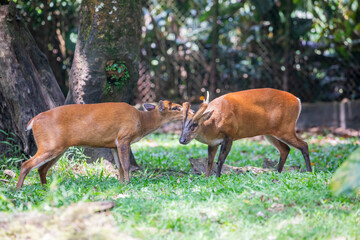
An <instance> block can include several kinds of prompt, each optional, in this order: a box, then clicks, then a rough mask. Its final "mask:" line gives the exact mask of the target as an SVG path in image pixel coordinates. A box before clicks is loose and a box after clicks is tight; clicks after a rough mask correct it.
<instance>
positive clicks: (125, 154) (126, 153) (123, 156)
mask: <svg viewBox="0 0 360 240" xmlns="http://www.w3.org/2000/svg"><path fill="white" fill-rule="evenodd" d="M117 150H118V153H119V158H120V165H121V167H122V169H123V171H124V177H125V181H127V182H130V175H129V171H130V142H129V141H124V140H122V141H120V140H118V142H117ZM120 181H121V179H120Z"/></svg>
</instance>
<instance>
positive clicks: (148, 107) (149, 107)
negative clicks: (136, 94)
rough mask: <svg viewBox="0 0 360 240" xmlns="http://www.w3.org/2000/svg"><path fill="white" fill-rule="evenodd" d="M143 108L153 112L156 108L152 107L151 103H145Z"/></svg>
mask: <svg viewBox="0 0 360 240" xmlns="http://www.w3.org/2000/svg"><path fill="white" fill-rule="evenodd" d="M143 107H144V109H145V111H151V110H154V109H155V107H156V106H155V105H152V104H150V103H144V105H143Z"/></svg>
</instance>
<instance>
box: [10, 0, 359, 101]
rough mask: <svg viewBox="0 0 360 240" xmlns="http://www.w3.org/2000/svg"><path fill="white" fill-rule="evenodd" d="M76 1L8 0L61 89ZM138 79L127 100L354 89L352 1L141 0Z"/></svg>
mask: <svg viewBox="0 0 360 240" xmlns="http://www.w3.org/2000/svg"><path fill="white" fill-rule="evenodd" d="M80 4H81V1H79V0H69V1H62V0H51V1H40V0H33V1H24V0H19V1H17V8H19V9H20V12H21V15H22V17H23V18H24V19H25V21H26V22H27V27H28V28H29V30H30V31H31V33H32V35H33V36H34V38H35V40H36V42H37V44H38V46H39V48H40V49H41V50H42V51H43V52H44V53H45V54H46V55H47V57H48V59H49V62H50V65H51V67H52V69H53V72H54V74H55V77H56V80H57V82H58V83H59V85H60V87H61V90H62V92H63V93H64V94H65V96H66V94H67V91H68V73H69V71H70V67H71V63H72V58H73V55H74V50H75V45H76V40H77V33H78V29H77V26H78V13H79V10H80ZM142 6H143V7H142V13H143V16H138V17H139V18H142V19H143V20H142V22H143V26H142V33H141V39H142V40H141V54H140V59H139V80H138V81H137V84H136V87H135V88H134V92H133V94H132V98H131V101H130V103H131V104H136V103H141V102H154V101H158V100H160V99H172V100H175V101H176V100H181V101H185V100H186V101H191V102H193V103H194V102H195V103H196V102H200V97H201V96H202V95H204V92H205V91H207V90H209V91H210V92H211V99H213V98H214V97H216V96H219V95H223V94H225V93H227V92H232V91H236V90H243V89H249V88H259V87H272V88H277V89H283V90H286V91H290V92H291V93H293V94H295V95H296V96H298V97H299V98H301V100H302V101H303V102H315V101H334V100H336V101H341V100H342V99H357V98H359V97H360V8H359V2H358V1H356V0H330V1H310V0H281V1H280V0H251V1H241V0H149V1H142Z"/></svg>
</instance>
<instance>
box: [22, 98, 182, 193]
mask: <svg viewBox="0 0 360 240" xmlns="http://www.w3.org/2000/svg"><path fill="white" fill-rule="evenodd" d="M144 108H145V109H146V110H147V111H145V112H142V111H139V110H137V109H136V108H134V107H132V106H130V105H129V104H127V103H98V104H73V105H65V106H60V107H56V108H53V109H51V110H49V111H46V112H43V113H40V114H38V115H37V116H35V117H34V118H32V119H31V120H30V121H29V123H28V125H27V130H30V129H32V131H33V134H34V138H35V142H36V145H37V147H38V150H37V152H36V154H35V155H34V156H33V157H32V158H30V159H29V160H27V161H26V162H24V163H23V164H22V166H21V170H20V175H19V180H18V183H17V185H16V189H20V188H21V187H22V185H23V183H24V180H25V177H26V175H27V174H28V173H29V172H30V171H31V170H33V169H35V168H39V169H38V172H39V175H40V181H41V183H42V184H46V174H47V172H48V170H49V168H51V166H52V165H53V164H54V163H55V162H56V161H57V160H58V159H59V158H60V156H61V155H62V153H63V152H64V151H65V150H66V149H67V148H69V147H71V146H87V147H105V148H111V149H112V153H113V156H114V159H115V163H116V165H117V168H118V169H119V174H120V182H124V177H125V180H126V181H127V182H129V181H130V177H129V168H130V158H131V154H130V153H131V149H130V144H132V143H134V142H137V141H139V140H140V139H141V138H142V137H144V136H146V135H147V134H149V133H151V132H153V131H154V130H156V129H157V128H159V127H160V126H161V125H162V124H164V123H167V122H170V121H175V120H180V119H182V118H183V113H182V106H181V105H178V104H176V103H171V102H170V101H160V102H159V104H158V106H154V105H152V104H147V103H145V104H144Z"/></svg>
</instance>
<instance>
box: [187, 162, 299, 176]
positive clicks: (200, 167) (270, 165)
mask: <svg viewBox="0 0 360 240" xmlns="http://www.w3.org/2000/svg"><path fill="white" fill-rule="evenodd" d="M189 161H190V164H191V171H192V172H193V173H195V174H202V173H205V171H206V167H207V158H190V159H189ZM276 165H277V161H272V160H270V159H267V158H265V159H264V160H263V168H259V167H252V166H245V167H233V166H230V165H227V164H224V165H223V167H222V169H221V174H231V173H235V174H244V173H247V172H252V173H254V174H259V173H264V172H272V171H275V166H276ZM299 170H300V171H301V169H300V167H299V166H290V167H284V170H283V172H287V171H299ZM216 171H217V164H214V165H213V168H212V169H211V175H215V174H216Z"/></svg>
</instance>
